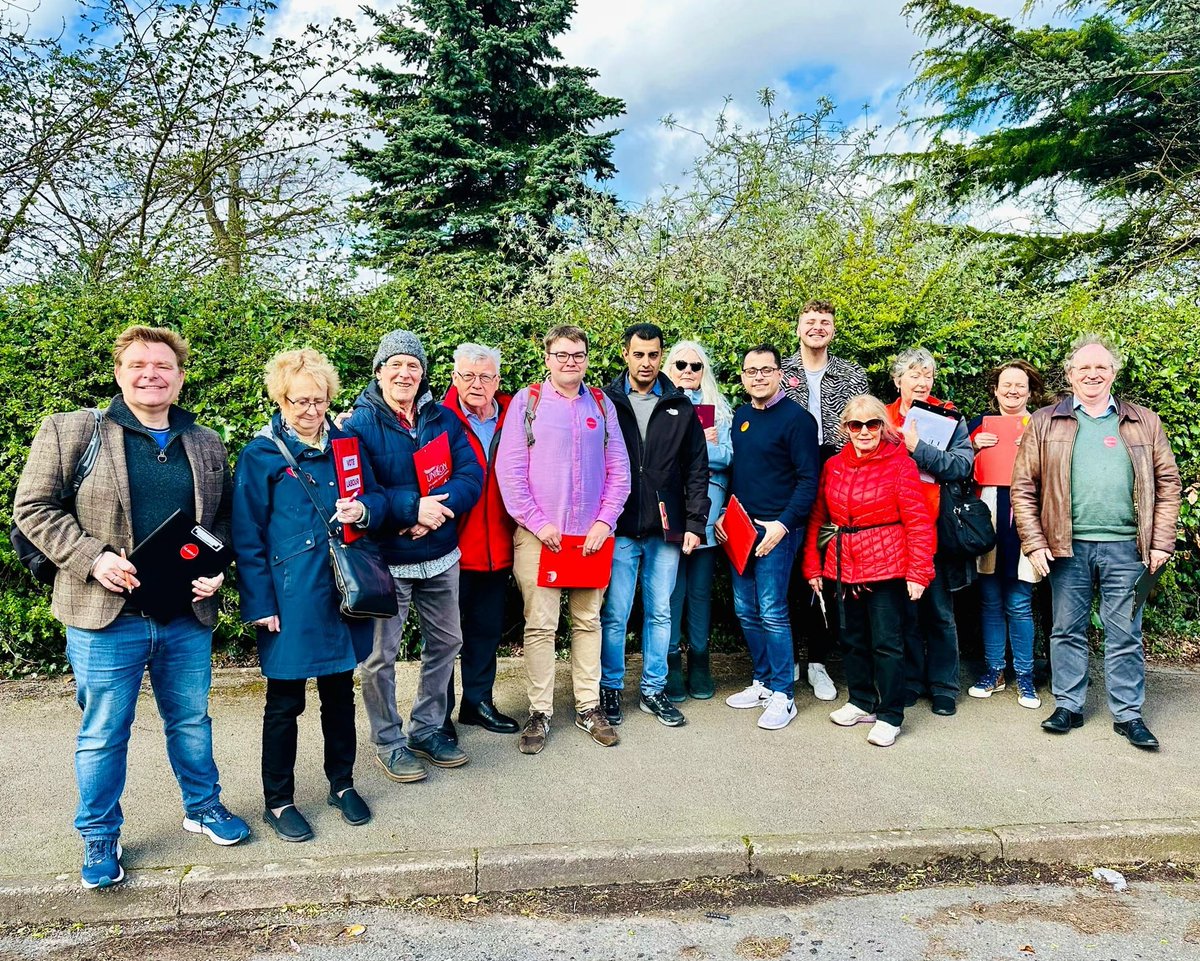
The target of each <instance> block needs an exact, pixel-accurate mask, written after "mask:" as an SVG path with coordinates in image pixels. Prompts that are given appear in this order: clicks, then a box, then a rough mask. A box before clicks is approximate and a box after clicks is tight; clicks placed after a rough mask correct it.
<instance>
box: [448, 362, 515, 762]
mask: <svg viewBox="0 0 1200 961" xmlns="http://www.w3.org/2000/svg"><path fill="white" fill-rule="evenodd" d="M452 380H453V386H452V387H451V388H450V390H449V391H448V392H447V394H446V398H445V400H443V401H442V404H443V405H444V406H445V407H446V408H447V409H448V410H450V411H451V412H453V413H454V414H455V416H457V417H458V419H459V420H461V421H462V423H463V426H464V427H465V428H466V433H467V439H468V440H469V441H470V442H471V448H472V449H473V450H474V451H475V456H476V457H477V458H478V459H479V464H480V466H481V467H482V468H483V496H482V497H481V498H480V499H479V501H478V503H477V504H476V505H475V506H474V507H472V508H471V509H470V510H469V511H467V512H466V514H464V515H463V516H462V517H461V518H460V519H459V524H458V546H459V550H460V551H462V559H461V560H460V561H459V568H460V573H459V586H458V604H459V611H460V613H461V615H462V634H463V646H462V660H461V662H460V670H461V672H462V691H463V693H462V705H461V706H460V707H459V709H458V720H459V722H460V723H462V724H478V725H479V726H480V727H482V728H483V729H484V730H485V731H492V732H493V733H496V734H516V733H517V731H518V730H519V729H520V726H519V725H518V724H517V722H516V721H514V720H513V719H512V718H511V717H509V716H508V715H506V714H501V713H500V712H499V711H498V710H496V705H495V704H494V703H493V701H492V686H493V685H494V684H495V682H496V648H497V647H499V646H500V634H501V631H502V630H503V627H504V601H505V598H506V596H507V595H508V581H509V576H510V575H511V574H512V566H513V532H514V531H515V530H516V524H515V523H514V522H513V519H512V518H511V517H509V516H508V512H507V511H506V510H505V509H504V501H503V499H502V498H501V497H500V486H499V484H498V483H497V480H496V473H495V462H496V448H497V446H498V445H499V443H500V431H501V428H502V427H503V426H504V415H505V413H506V412H507V411H508V404H509V400H510V398H509V395H508V394H500V393H497V389H498V388H499V386H500V351H499V350H496V349H495V348H494V347H482V346H480V345H479V344H461V345H460V346H459V347H458V349H457V350H455V351H454V375H453V378H452ZM449 695H450V698H449V701H448V702H447V707H446V720H445V723H444V724H443V732H444V733H445V734H446V735H447V736H449V737H452V738H454V739H455V740H457V734H456V732H455V731H454V725H453V723H452V722H451V720H450V712H451V711H452V710H453V709H454V676H453V674H452V675H451V676H450V688H449Z"/></svg>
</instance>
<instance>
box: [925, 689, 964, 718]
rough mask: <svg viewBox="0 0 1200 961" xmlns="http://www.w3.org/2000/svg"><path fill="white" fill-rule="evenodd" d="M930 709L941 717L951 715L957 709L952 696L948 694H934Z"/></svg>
mask: <svg viewBox="0 0 1200 961" xmlns="http://www.w3.org/2000/svg"><path fill="white" fill-rule="evenodd" d="M931 710H932V711H933V713H934V714H937V715H940V716H941V717H951V716H953V715H954V714H955V713H956V712H957V711H958V708H957V707H956V706H955V704H954V698H952V697H951V696H950V695H949V694H935V695H933V707H932V708H931Z"/></svg>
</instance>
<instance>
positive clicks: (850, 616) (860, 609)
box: [841, 580, 909, 727]
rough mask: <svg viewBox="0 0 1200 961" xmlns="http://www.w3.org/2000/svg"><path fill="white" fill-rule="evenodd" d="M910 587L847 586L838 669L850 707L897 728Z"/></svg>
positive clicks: (891, 583) (901, 708) (900, 718)
mask: <svg viewBox="0 0 1200 961" xmlns="http://www.w3.org/2000/svg"><path fill="white" fill-rule="evenodd" d="M908 607H909V600H908V586H907V585H906V584H905V582H904V581H902V580H891V581H878V582H876V583H873V584H866V585H863V586H860V587H859V588H858V589H857V590H856V589H855V588H853V587H851V586H847V588H846V598H845V601H844V608H845V612H846V624H845V627H843V628H842V635H841V637H842V667H843V669H844V670H845V672H846V686H847V687H848V688H849V690H850V703H851V704H853V705H854V706H855V707H857V708H858V709H859V710H862V711H866V712H867V713H868V714H874V715H876V716H877V717H878V718H879V720H881V721H886V722H887V723H888V724H894V725H896V727H899V726H900V724H901V722H902V721H903V720H904V618H905V614H906V612H907V610H908Z"/></svg>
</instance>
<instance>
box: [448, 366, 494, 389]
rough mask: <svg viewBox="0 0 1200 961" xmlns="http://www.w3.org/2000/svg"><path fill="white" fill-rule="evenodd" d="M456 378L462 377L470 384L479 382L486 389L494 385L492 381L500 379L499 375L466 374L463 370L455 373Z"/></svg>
mask: <svg viewBox="0 0 1200 961" xmlns="http://www.w3.org/2000/svg"><path fill="white" fill-rule="evenodd" d="M454 376H455V377H461V378H462V379H463V380H465V381H466V382H467V383H468V384H473V383H475V381H479V383H481V384H483V386H484V387H486V386H487V385H488V384H490V383H492V381H496V380H499V379H500V375H499V374H464V373H463V372H462V371H461V370H456V371H455V372H454Z"/></svg>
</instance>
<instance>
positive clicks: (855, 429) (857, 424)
mask: <svg viewBox="0 0 1200 961" xmlns="http://www.w3.org/2000/svg"><path fill="white" fill-rule="evenodd" d="M864 427H865V428H866V429H867V430H869V431H870V432H871V433H872V434H874V433H877V432H878V431H880V430H882V429H883V421H881V420H880V419H879V418H878V417H872V418H871V419H870V420H848V421H846V430H848V431H850V433H851V434H857V433H860V432H861V431H862V429H863V428H864Z"/></svg>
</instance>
